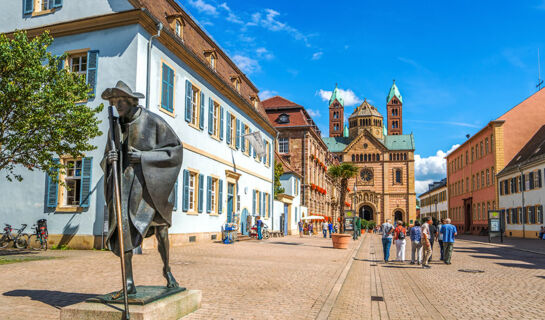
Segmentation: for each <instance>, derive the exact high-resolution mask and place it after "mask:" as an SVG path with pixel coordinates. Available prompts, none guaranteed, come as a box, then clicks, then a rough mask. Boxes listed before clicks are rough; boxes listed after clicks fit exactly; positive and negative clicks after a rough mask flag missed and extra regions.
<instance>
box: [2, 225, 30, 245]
mask: <svg viewBox="0 0 545 320" xmlns="http://www.w3.org/2000/svg"><path fill="white" fill-rule="evenodd" d="M4 224H5V225H6V226H5V227H4V234H2V238H0V248H2V249H3V248H7V246H8V245H9V243H10V242H12V241H13V243H14V244H15V247H16V248H18V249H23V248H26V246H27V240H26V239H27V238H28V234H26V233H23V231H24V230H25V229H26V226H27V225H26V224H22V225H21V228H20V229H14V228H12V227H11V225H9V224H7V223H4ZM12 230H18V231H17V235H16V236H15V237H14V236H13V235H12V234H11V231H12Z"/></svg>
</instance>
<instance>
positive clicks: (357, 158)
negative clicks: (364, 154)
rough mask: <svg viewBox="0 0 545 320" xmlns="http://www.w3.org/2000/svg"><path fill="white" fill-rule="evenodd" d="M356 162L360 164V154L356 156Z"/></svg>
mask: <svg viewBox="0 0 545 320" xmlns="http://www.w3.org/2000/svg"><path fill="white" fill-rule="evenodd" d="M356 162H360V155H359V154H357V155H356Z"/></svg>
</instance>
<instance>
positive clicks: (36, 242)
mask: <svg viewBox="0 0 545 320" xmlns="http://www.w3.org/2000/svg"><path fill="white" fill-rule="evenodd" d="M26 247H27V249H32V250H40V239H39V238H38V237H36V235H35V234H31V235H30V236H28V239H27V245H26Z"/></svg>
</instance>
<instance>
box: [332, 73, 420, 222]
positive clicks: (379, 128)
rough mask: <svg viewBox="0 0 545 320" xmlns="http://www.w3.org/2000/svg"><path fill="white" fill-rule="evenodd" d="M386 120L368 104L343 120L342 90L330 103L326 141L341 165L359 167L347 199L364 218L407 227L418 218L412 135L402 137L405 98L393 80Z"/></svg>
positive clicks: (387, 101) (365, 102)
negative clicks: (405, 223) (344, 163)
mask: <svg viewBox="0 0 545 320" xmlns="http://www.w3.org/2000/svg"><path fill="white" fill-rule="evenodd" d="M386 116H387V119H386V122H384V118H383V116H382V115H381V114H380V112H379V111H378V110H377V108H376V107H375V106H373V105H372V104H370V103H369V102H368V101H367V100H364V101H363V103H362V104H361V105H360V106H358V107H357V108H356V109H355V110H354V112H352V114H351V115H350V117H349V118H348V121H347V124H345V121H344V101H343V99H342V97H340V95H339V90H338V89H337V86H335V90H334V91H333V93H332V94H331V98H330V100H329V137H325V138H323V140H324V142H325V143H326V145H327V147H328V149H329V152H331V154H332V155H333V156H334V157H335V158H336V159H337V160H338V161H339V162H350V163H352V164H354V165H355V166H356V167H358V174H357V175H356V177H354V178H352V179H351V180H350V181H349V182H348V186H349V190H348V191H349V192H348V194H347V198H346V201H347V202H348V203H351V206H352V208H351V209H352V210H353V211H355V214H356V215H358V216H360V217H361V218H362V219H366V220H373V221H375V222H377V223H383V222H385V221H386V219H392V220H402V221H404V222H407V223H409V224H412V223H414V220H415V219H416V194H415V180H414V150H415V145H414V136H413V134H412V133H411V134H403V97H402V96H401V93H400V92H399V89H398V88H397V86H396V84H395V81H394V83H393V84H392V87H391V88H390V91H389V93H388V96H387V98H386Z"/></svg>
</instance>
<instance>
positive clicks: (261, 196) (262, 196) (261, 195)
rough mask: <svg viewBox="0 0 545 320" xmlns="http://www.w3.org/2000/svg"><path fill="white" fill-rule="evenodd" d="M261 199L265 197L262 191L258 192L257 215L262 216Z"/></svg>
mask: <svg viewBox="0 0 545 320" xmlns="http://www.w3.org/2000/svg"><path fill="white" fill-rule="evenodd" d="M263 199H265V194H263V192H260V193H259V215H260V216H262V217H263Z"/></svg>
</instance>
